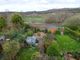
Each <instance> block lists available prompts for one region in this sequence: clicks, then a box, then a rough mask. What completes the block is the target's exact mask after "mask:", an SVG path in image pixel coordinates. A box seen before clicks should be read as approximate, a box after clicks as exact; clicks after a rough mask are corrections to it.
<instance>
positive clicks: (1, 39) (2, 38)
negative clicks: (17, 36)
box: [0, 35, 6, 44]
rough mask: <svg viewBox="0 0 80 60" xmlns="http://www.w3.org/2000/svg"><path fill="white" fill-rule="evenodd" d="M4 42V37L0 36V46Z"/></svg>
mask: <svg viewBox="0 0 80 60" xmlns="http://www.w3.org/2000/svg"><path fill="white" fill-rule="evenodd" d="M5 40H6V37H5V35H2V36H0V44H2V43H3V42H4V41H5Z"/></svg>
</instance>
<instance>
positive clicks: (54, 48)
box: [47, 42, 60, 56]
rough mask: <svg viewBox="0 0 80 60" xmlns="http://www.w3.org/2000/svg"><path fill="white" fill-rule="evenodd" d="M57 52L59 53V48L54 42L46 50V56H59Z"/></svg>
mask: <svg viewBox="0 0 80 60" xmlns="http://www.w3.org/2000/svg"><path fill="white" fill-rule="evenodd" d="M59 52H60V50H59V46H58V44H57V43H56V42H54V43H53V44H51V45H50V46H49V47H48V48H47V54H48V55H49V56H59V55H60V53H59Z"/></svg>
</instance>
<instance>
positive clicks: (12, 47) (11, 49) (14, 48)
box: [3, 40, 20, 60]
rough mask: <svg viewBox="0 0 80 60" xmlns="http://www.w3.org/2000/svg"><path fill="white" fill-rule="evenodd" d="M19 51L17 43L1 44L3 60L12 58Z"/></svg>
mask: <svg viewBox="0 0 80 60" xmlns="http://www.w3.org/2000/svg"><path fill="white" fill-rule="evenodd" d="M19 49H20V45H19V43H18V42H17V41H14V40H12V41H6V42H5V43H4V44H3V53H4V55H5V58H4V59H5V60H10V59H12V58H14V56H15V55H16V54H17V52H18V51H19Z"/></svg>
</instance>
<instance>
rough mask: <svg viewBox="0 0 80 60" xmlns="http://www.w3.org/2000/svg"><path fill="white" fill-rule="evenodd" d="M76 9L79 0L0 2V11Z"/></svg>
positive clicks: (5, 0)
mask: <svg viewBox="0 0 80 60" xmlns="http://www.w3.org/2000/svg"><path fill="white" fill-rule="evenodd" d="M77 7H80V0H0V11H8V10H9V11H43V10H48V9H53V8H77Z"/></svg>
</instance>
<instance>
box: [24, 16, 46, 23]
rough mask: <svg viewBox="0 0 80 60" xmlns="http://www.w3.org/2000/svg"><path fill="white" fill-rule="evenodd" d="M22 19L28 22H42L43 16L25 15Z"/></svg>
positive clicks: (43, 20)
mask: <svg viewBox="0 0 80 60" xmlns="http://www.w3.org/2000/svg"><path fill="white" fill-rule="evenodd" d="M24 21H25V22H30V23H31V22H32V23H44V22H45V18H44V17H43V16H25V17H24Z"/></svg>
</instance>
